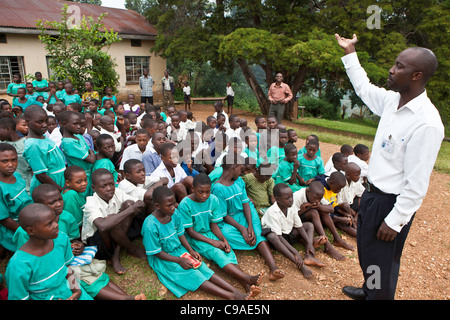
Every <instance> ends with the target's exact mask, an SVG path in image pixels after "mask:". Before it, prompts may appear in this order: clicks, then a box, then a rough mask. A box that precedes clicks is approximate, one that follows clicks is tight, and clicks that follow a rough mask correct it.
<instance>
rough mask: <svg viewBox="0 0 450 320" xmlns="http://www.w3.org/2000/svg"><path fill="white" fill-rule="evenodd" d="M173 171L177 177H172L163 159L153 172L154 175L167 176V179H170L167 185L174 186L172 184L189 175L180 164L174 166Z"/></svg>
mask: <svg viewBox="0 0 450 320" xmlns="http://www.w3.org/2000/svg"><path fill="white" fill-rule="evenodd" d="M173 172H174V175H175V177H172V176H171V175H170V173H169V171H168V170H167V168H166V166H165V165H164V162H163V161H161V163H160V164H159V166H157V167H156V169H155V171H153V172H152V177H158V178H163V177H166V178H167V179H169V183H168V184H167V187H168V188H172V186H173V185H174V184H175V183H178V182H180V181H181V180H183V179H184V178H186V177H187V174H186V172H185V171H184V169H183V168H182V167H181V166H180V165H177V166H176V167H175V168H173Z"/></svg>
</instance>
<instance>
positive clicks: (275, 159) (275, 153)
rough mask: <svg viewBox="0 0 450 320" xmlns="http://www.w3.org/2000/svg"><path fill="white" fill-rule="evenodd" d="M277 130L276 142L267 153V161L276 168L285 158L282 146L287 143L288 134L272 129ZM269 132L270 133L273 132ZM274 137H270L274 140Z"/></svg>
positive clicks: (283, 130)
mask: <svg viewBox="0 0 450 320" xmlns="http://www.w3.org/2000/svg"><path fill="white" fill-rule="evenodd" d="M274 130H278V141H277V142H276V143H274V144H273V145H272V146H271V147H270V148H269V150H268V151H267V160H268V161H269V162H270V163H271V164H273V165H276V166H277V167H278V166H279V165H280V163H281V161H283V159H284V157H285V156H286V154H285V152H284V146H285V145H286V143H287V141H288V134H287V130H286V129H274ZM274 130H271V132H274ZM274 137H275V135H271V138H274Z"/></svg>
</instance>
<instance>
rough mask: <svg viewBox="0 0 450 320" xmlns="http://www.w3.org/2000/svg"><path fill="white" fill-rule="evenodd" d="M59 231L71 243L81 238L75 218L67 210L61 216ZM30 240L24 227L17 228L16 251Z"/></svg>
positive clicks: (15, 236)
mask: <svg viewBox="0 0 450 320" xmlns="http://www.w3.org/2000/svg"><path fill="white" fill-rule="evenodd" d="M58 225H59V231H60V232H62V233H65V234H66V235H67V236H68V237H69V241H72V240H75V239H78V238H79V237H80V228H78V225H77V223H76V221H75V218H74V217H73V216H72V215H71V214H70V213H69V212H67V211H66V210H63V211H62V212H61V214H60V215H59V221H58ZM28 239H30V236H29V235H28V233H27V232H26V231H25V230H23V228H22V227H19V228H17V230H16V232H15V233H14V236H13V240H14V242H15V243H16V246H17V247H16V250H19V249H20V247H21V246H23V245H24V244H25V242H27V241H28Z"/></svg>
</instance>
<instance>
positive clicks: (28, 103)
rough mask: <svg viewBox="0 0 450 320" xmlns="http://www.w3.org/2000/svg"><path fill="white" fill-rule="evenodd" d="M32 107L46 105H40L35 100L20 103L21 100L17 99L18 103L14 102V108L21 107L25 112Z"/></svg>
mask: <svg viewBox="0 0 450 320" xmlns="http://www.w3.org/2000/svg"><path fill="white" fill-rule="evenodd" d="M31 105H38V106H41V107H43V106H44V105H43V104H42V103H40V102H39V101H36V100H35V99H33V98H30V99H27V101H25V102H20V100H19V99H17V100H16V101H14V102H13V107H17V106H18V107H21V108H22V110H23V111H25V109H26V108H28V107H29V106H31Z"/></svg>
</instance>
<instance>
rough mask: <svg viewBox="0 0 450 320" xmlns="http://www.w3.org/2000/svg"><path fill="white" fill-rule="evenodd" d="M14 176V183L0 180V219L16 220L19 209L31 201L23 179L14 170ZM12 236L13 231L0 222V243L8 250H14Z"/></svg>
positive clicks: (14, 244)
mask: <svg viewBox="0 0 450 320" xmlns="http://www.w3.org/2000/svg"><path fill="white" fill-rule="evenodd" d="M14 177H15V178H16V182H15V183H11V184H10V183H4V182H1V181H0V220H3V219H6V218H11V219H13V220H14V221H16V222H17V221H18V218H19V212H20V210H22V209H23V208H24V207H26V206H27V205H29V204H31V203H33V199H32V198H31V197H30V195H29V194H28V193H27V191H26V183H25V180H23V179H22V177H21V175H20V174H19V173H18V172H14ZM13 236H14V231H12V230H10V229H8V228H6V227H4V226H3V225H1V224H0V245H2V246H3V247H4V248H6V249H8V250H10V251H16V243H15V241H14V240H13Z"/></svg>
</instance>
